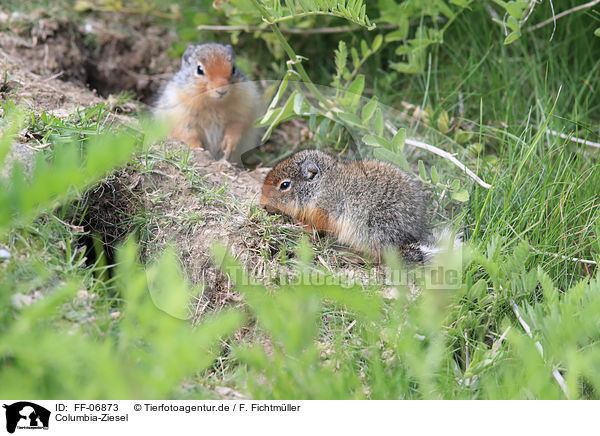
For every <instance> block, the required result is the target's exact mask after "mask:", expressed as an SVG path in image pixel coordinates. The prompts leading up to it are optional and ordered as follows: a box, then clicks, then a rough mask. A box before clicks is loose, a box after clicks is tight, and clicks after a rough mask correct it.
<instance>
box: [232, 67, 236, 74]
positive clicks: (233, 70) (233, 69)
mask: <svg viewBox="0 0 600 436" xmlns="http://www.w3.org/2000/svg"><path fill="white" fill-rule="evenodd" d="M235 72H236V68H235V65H234V66H233V67H231V75H232V76H234V75H235Z"/></svg>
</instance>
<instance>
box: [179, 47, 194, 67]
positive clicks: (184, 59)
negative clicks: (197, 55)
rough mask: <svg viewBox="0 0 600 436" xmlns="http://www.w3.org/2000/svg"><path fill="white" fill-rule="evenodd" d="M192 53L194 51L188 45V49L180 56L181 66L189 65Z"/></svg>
mask: <svg viewBox="0 0 600 436" xmlns="http://www.w3.org/2000/svg"><path fill="white" fill-rule="evenodd" d="M193 51H194V46H193V45H188V47H187V48H186V49H185V51H184V52H183V55H182V56H181V66H185V65H186V64H189V63H191V61H192V52H193Z"/></svg>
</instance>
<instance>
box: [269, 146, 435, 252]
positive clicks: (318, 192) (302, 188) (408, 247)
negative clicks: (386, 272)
mask: <svg viewBox="0 0 600 436" xmlns="http://www.w3.org/2000/svg"><path fill="white" fill-rule="evenodd" d="M260 204H261V205H262V206H264V207H265V208H266V209H267V211H270V212H282V213H284V214H286V215H289V216H291V217H292V218H294V219H296V220H298V221H299V222H301V223H302V224H303V225H304V226H306V227H308V228H314V229H316V230H317V231H320V232H327V233H332V234H334V235H335V236H337V238H338V239H339V240H340V242H342V243H344V244H347V245H349V246H350V247H352V248H354V249H358V250H361V251H367V252H370V253H371V254H374V255H376V256H379V255H380V254H381V253H382V252H383V251H384V250H385V249H389V248H395V249H399V250H400V252H401V254H402V256H403V258H404V259H405V260H406V261H410V262H421V261H423V260H425V257H426V254H427V253H426V251H427V250H426V248H425V245H426V244H428V243H430V242H431V237H432V236H431V231H430V230H429V212H428V194H427V190H426V189H425V185H424V184H423V183H422V182H421V181H419V180H418V179H416V178H414V177H413V176H411V175H409V174H406V173H404V172H402V171H401V170H399V169H398V168H396V167H394V166H392V165H389V164H387V163H384V162H380V161H376V160H359V161H348V160H342V159H340V158H338V157H335V156H331V155H329V154H326V153H323V152H321V151H318V150H304V151H300V152H298V153H296V154H294V155H292V156H291V157H289V158H287V159H285V160H284V161H282V162H280V163H278V164H277V165H276V166H275V167H274V168H273V169H272V170H271V171H270V172H269V173H268V174H267V177H266V179H265V183H264V185H263V188H262V196H261V200H260Z"/></svg>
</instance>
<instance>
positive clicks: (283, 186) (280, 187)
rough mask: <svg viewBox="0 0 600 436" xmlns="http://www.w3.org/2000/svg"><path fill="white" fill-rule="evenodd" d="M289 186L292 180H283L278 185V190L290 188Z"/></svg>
mask: <svg viewBox="0 0 600 436" xmlns="http://www.w3.org/2000/svg"><path fill="white" fill-rule="evenodd" d="M290 186H292V182H290V181H289V180H284V181H283V182H281V184H280V185H279V190H280V191H287V190H288V189H290Z"/></svg>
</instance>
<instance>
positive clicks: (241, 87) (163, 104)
mask: <svg viewBox="0 0 600 436" xmlns="http://www.w3.org/2000/svg"><path fill="white" fill-rule="evenodd" d="M261 108H262V96H261V95H260V92H259V90H258V88H257V86H256V84H255V83H253V82H250V81H248V80H247V79H246V76H245V75H244V74H243V73H242V72H241V71H240V70H239V68H237V67H236V65H235V53H234V51H233V48H232V47H231V46H230V45H222V44H217V43H205V44H200V45H192V46H189V47H188V48H187V49H186V50H185V52H184V53H183V56H182V62H181V69H180V70H179V71H178V72H177V73H176V74H175V75H174V76H173V78H172V79H171V81H170V82H169V83H167V85H166V86H165V87H164V88H163V90H162V92H161V94H160V96H159V97H158V99H157V101H156V104H155V110H154V112H155V115H157V116H158V117H161V118H165V119H167V120H169V121H170V122H172V123H173V127H172V131H171V136H173V137H174V138H175V139H177V140H180V141H184V142H188V143H189V144H190V146H191V147H202V148H204V149H207V150H208V151H210V153H211V154H212V155H213V156H214V157H215V158H218V157H220V156H221V155H223V156H224V157H225V159H228V160H231V159H232V158H233V159H239V156H240V155H241V153H242V152H244V151H246V150H244V148H247V147H248V146H252V145H255V144H256V142H257V139H258V136H257V133H256V131H255V130H254V129H253V127H252V125H253V123H254V121H255V120H256V119H257V118H258V115H259V114H260V111H261Z"/></svg>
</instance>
